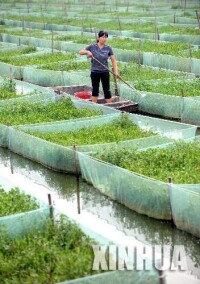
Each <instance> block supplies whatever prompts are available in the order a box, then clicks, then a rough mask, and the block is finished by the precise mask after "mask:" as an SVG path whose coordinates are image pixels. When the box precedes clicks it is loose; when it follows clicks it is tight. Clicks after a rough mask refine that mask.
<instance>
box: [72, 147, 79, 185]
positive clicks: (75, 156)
mask: <svg viewBox="0 0 200 284" xmlns="http://www.w3.org/2000/svg"><path fill="white" fill-rule="evenodd" d="M73 149H74V169H75V173H76V178H77V180H78V179H79V171H78V162H77V153H76V145H74V147H73Z"/></svg>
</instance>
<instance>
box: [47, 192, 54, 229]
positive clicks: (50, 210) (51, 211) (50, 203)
mask: <svg viewBox="0 0 200 284" xmlns="http://www.w3.org/2000/svg"><path fill="white" fill-rule="evenodd" d="M48 202H49V216H50V219H51V220H52V222H53V223H54V216H53V204H52V199H51V194H50V193H48Z"/></svg>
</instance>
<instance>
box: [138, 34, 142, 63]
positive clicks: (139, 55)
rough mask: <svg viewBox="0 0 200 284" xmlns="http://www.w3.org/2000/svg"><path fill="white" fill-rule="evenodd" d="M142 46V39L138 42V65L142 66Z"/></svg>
mask: <svg viewBox="0 0 200 284" xmlns="http://www.w3.org/2000/svg"><path fill="white" fill-rule="evenodd" d="M141 46H142V42H141V39H139V41H138V65H139V66H141Z"/></svg>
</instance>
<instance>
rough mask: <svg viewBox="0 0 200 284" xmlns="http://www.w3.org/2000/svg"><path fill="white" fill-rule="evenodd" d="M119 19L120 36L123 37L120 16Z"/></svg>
mask: <svg viewBox="0 0 200 284" xmlns="http://www.w3.org/2000/svg"><path fill="white" fill-rule="evenodd" d="M117 19H118V24H119V30H120V35H122V26H121V22H120V19H119V16H118V17H117Z"/></svg>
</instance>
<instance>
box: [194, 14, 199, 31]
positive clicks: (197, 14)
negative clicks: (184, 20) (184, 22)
mask: <svg viewBox="0 0 200 284" xmlns="http://www.w3.org/2000/svg"><path fill="white" fill-rule="evenodd" d="M195 12H196V16H197V23H198V27H199V30H200V19H199V14H198V11H197V10H196V11H195Z"/></svg>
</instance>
